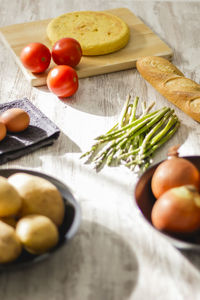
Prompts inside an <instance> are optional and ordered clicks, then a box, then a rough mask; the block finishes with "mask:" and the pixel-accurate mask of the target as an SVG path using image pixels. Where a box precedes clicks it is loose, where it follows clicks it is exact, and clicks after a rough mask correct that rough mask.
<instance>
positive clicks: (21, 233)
mask: <svg viewBox="0 0 200 300" xmlns="http://www.w3.org/2000/svg"><path fill="white" fill-rule="evenodd" d="M16 234H17V236H18V238H19V239H20V241H21V243H22V244H23V246H24V248H25V249H26V250H27V251H28V252H30V253H32V254H38V255H39V254H42V253H45V252H47V251H48V250H50V249H51V248H53V247H54V246H55V245H56V244H57V243H58V240H59V234H58V229H57V227H56V225H55V224H54V223H53V222H52V221H51V220H50V219H49V218H47V217H46V216H41V215H29V216H26V217H23V218H21V219H20V220H19V222H18V223H17V226H16Z"/></svg>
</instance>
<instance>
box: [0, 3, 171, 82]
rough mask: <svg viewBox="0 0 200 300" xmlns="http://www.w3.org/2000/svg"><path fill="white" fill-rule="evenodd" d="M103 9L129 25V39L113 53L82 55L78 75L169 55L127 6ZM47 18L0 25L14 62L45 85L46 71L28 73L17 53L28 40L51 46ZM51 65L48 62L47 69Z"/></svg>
mask: <svg viewBox="0 0 200 300" xmlns="http://www.w3.org/2000/svg"><path fill="white" fill-rule="evenodd" d="M107 12H110V13H112V14H114V15H116V16H118V17H120V18H121V19H122V20H124V21H125V22H126V23H127V25H128V26H129V28H130V40H129V42H128V44H127V46H126V47H125V48H123V49H121V50H119V51H117V52H114V53H111V54H107V55H100V56H92V57H91V56H84V57H82V59H81V62H80V63H79V65H78V66H77V67H76V70H77V73H78V76H79V78H84V77H89V76H94V75H98V74H105V73H110V72H115V71H120V70H125V69H131V68H134V67H135V64H136V60H137V59H138V58H139V57H141V56H147V55H157V56H162V57H166V58H168V59H170V58H171V57H172V50H171V49H170V48H169V47H168V46H167V45H166V44H165V43H164V42H163V41H162V40H161V39H160V38H159V37H158V36H157V35H156V34H155V33H154V32H152V31H151V29H150V28H149V27H148V26H146V25H145V24H144V23H143V22H142V21H141V20H140V19H139V18H137V17H136V16H135V15H134V14H133V13H132V12H131V11H130V10H129V9H127V8H117V9H111V10H107ZM50 20H51V19H47V20H42V21H36V22H30V23H23V24H15V25H10V26H6V27H2V28H0V34H1V37H2V40H3V42H4V43H5V45H6V46H7V47H8V48H9V49H10V50H11V51H12V53H13V55H14V58H15V60H16V62H17V63H18V65H19V66H20V68H21V70H22V71H23V73H24V75H25V77H26V78H27V80H28V81H29V82H30V83H31V84H32V85H33V86H41V85H45V84H46V76H47V73H48V70H47V71H46V72H45V73H42V74H39V75H35V74H32V73H31V72H29V71H28V70H27V69H25V68H24V67H23V65H22V64H21V62H20V59H19V54H20V52H21V50H22V48H23V47H24V46H26V45H27V44H29V43H31V42H40V43H44V44H45V45H47V46H48V47H49V48H51V44H50V42H49V41H48V38H47V36H46V27H47V24H48V23H49V22H50ZM54 65H55V64H54V63H53V62H52V63H51V65H50V68H51V67H53V66H54Z"/></svg>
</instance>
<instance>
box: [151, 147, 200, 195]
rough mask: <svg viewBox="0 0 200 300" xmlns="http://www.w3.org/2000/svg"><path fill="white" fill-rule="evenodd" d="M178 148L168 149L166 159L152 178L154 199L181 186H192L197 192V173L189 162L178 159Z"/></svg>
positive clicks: (198, 176)
mask: <svg viewBox="0 0 200 300" xmlns="http://www.w3.org/2000/svg"><path fill="white" fill-rule="evenodd" d="M178 147H179V146H175V147H173V148H171V149H170V151H169V153H168V159H167V160H165V161H164V162H162V163H161V164H160V165H159V166H158V167H157V168H156V170H155V172H154V174H153V176H152V180H151V189H152V192H153V194H154V196H155V197H156V198H159V197H160V196H161V195H162V194H163V193H164V192H166V191H167V190H169V189H171V188H173V187H178V186H182V185H194V186H195V187H196V188H197V189H198V190H199V182H200V180H199V178H200V174H199V171H198V169H197V168H196V167H195V166H194V165H193V164H192V163H191V162H190V161H189V160H187V159H184V158H181V157H178V152H177V150H178Z"/></svg>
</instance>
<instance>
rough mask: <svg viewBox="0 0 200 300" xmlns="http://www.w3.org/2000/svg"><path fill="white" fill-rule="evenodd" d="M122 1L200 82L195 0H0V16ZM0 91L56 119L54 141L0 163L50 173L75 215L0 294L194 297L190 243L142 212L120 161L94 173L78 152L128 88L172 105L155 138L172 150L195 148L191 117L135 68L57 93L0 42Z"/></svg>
mask: <svg viewBox="0 0 200 300" xmlns="http://www.w3.org/2000/svg"><path fill="white" fill-rule="evenodd" d="M122 6H123V7H127V8H129V9H130V10H131V11H132V12H133V13H134V14H135V15H136V16H138V17H139V18H141V19H142V20H143V21H144V22H145V24H147V25H148V26H149V27H150V28H151V29H152V30H153V31H154V32H155V33H156V34H158V36H159V37H160V38H161V39H162V40H164V41H165V42H166V43H167V44H168V45H169V46H170V47H171V48H172V49H173V51H174V59H173V63H174V64H175V65H177V67H178V68H179V69H180V70H181V71H182V72H183V73H184V74H185V75H186V76H187V77H189V78H192V79H193V80H195V81H197V82H198V83H199V82H200V65H199V50H200V41H199V14H200V3H198V2H189V1H185V2H179V1H177V2H165V1H162V2H157V1H156V2H150V1H129V0H122V1H118V0H115V1H109V2H108V1H98V0H93V1H89V0H83V1H77V0H74V1H72V0H68V1H66V0H54V1H50V0H43V1H42V0H41V1H39V0H35V1H31V0H18V1H13V2H12V5H11V4H10V3H9V2H7V1H3V0H0V8H1V18H0V26H1V27H4V26H7V25H12V24H16V23H24V22H30V21H37V20H42V19H48V18H52V17H55V16H57V15H59V14H62V13H63V12H66V11H75V10H77V9H78V10H86V9H88V10H89V9H91V10H104V9H105V10H106V9H114V8H116V7H122ZM0 51H1V60H0V101H1V103H3V102H7V101H12V100H14V99H18V98H23V97H24V96H26V97H28V98H29V99H30V100H31V101H32V102H33V103H34V104H35V105H36V106H37V107H38V108H39V109H41V110H42V111H43V112H44V113H45V114H46V115H47V116H48V117H49V118H50V119H51V120H52V121H54V122H55V123H56V124H57V125H58V126H59V127H60V129H61V131H62V133H61V136H60V138H59V139H58V141H57V142H56V143H55V144H54V145H53V146H50V147H48V148H44V149H41V150H39V151H37V152H35V153H32V154H30V155H27V156H24V157H23V158H20V159H17V160H15V161H12V162H9V163H7V164H5V165H3V166H1V167H4V168H8V167H19V168H31V169H34V170H39V171H43V172H45V173H48V174H50V175H53V176H55V177H57V178H58V179H60V180H62V181H63V182H64V183H66V184H67V185H68V186H69V187H70V188H71V189H72V190H73V191H74V192H75V194H76V195H77V199H78V201H79V203H80V204H81V208H82V219H83V220H82V224H81V226H80V230H79V232H78V234H77V235H76V236H75V238H74V239H73V240H72V241H71V242H70V243H69V244H68V245H66V246H65V247H64V248H63V249H62V250H61V251H60V252H58V253H56V254H55V255H54V256H53V257H52V259H51V260H48V261H45V262H43V263H41V264H39V265H37V266H35V267H32V268H29V269H24V270H21V271H18V272H14V273H2V274H0V286H1V289H0V299H3V300H13V299H15V300H27V299H29V300H35V299H39V300H46V299H50V300H64V299H70V300H71V299H73V300H122V299H123V300H125V299H126V300H135V299H136V300H141V299H149V300H157V299H158V300H160V299H162V300H174V299H176V300H185V299H193V300H197V299H199V298H200V289H199V281H200V257H199V253H191V252H182V251H178V250H176V249H175V248H174V247H173V246H171V245H170V244H169V243H168V242H167V241H166V240H164V239H163V238H162V237H161V236H160V235H159V234H158V233H157V232H155V231H153V230H152V228H151V227H149V226H148V225H147V224H146V223H145V222H144V220H143V219H142V217H141V215H140V213H139V211H138V210H137V208H136V207H135V204H134V199H133V192H134V186H135V184H136V182H137V180H138V178H137V175H136V174H134V173H131V172H130V171H129V170H126V169H124V168H122V167H119V168H105V169H104V170H102V171H101V172H99V173H96V172H95V171H94V170H93V169H92V168H91V166H90V165H84V164H83V163H82V161H80V160H79V157H80V153H81V151H85V150H87V149H88V148H89V146H90V144H91V143H92V141H93V138H94V137H95V136H97V135H99V134H100V133H103V132H104V131H105V130H107V129H109V128H110V127H112V125H113V123H114V122H115V121H116V120H117V118H118V115H119V113H120V111H121V108H122V106H123V103H124V101H125V97H126V95H127V93H129V92H130V90H131V89H132V91H133V94H134V95H138V96H139V97H140V99H141V100H147V103H151V102H152V101H153V100H155V101H156V105H155V106H156V107H155V108H160V107H162V106H165V105H168V106H170V107H173V108H174V109H175V111H176V113H177V115H178V117H179V118H180V120H181V127H180V129H179V131H178V132H177V134H176V135H175V136H174V137H173V138H172V140H170V141H169V142H168V144H167V145H166V146H165V147H163V148H161V149H160V150H159V151H158V152H157V154H156V155H155V157H154V162H157V161H159V160H161V159H163V158H164V157H165V155H166V152H167V149H168V147H169V146H171V145H174V144H177V143H181V144H182V146H181V148H180V151H181V155H194V154H199V153H200V130H199V124H198V123H197V122H195V121H194V120H192V119H191V118H190V117H189V116H187V115H185V114H184V113H183V112H181V111H180V110H178V109H177V108H176V107H174V106H173V105H172V104H171V103H169V102H168V101H167V100H166V99H164V98H163V97H162V96H161V95H160V94H159V93H157V92H156V91H155V90H154V89H153V88H152V87H151V86H150V85H149V84H147V83H146V82H145V81H144V80H143V79H142V78H141V76H140V75H139V74H138V72H137V71H136V70H135V69H133V70H126V71H121V72H115V73H110V74H106V75H100V76H96V77H90V78H85V79H81V80H80V86H79V90H78V92H77V93H76V94H75V95H74V96H73V97H71V98H70V99H68V100H66V101H63V102H62V101H60V100H59V99H58V98H57V97H56V96H54V95H53V94H51V93H49V91H48V90H47V88H46V87H40V88H33V87H31V86H30V84H29V83H28V81H26V79H25V77H24V75H23V74H22V72H21V70H20V69H19V68H18V66H17V64H16V63H15V60H14V59H13V57H12V55H11V53H10V52H9V51H8V50H7V49H6V47H5V46H4V45H3V43H1V44H0Z"/></svg>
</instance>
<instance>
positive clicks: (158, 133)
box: [81, 95, 180, 170]
mask: <svg viewBox="0 0 200 300" xmlns="http://www.w3.org/2000/svg"><path fill="white" fill-rule="evenodd" d="M130 100H131V96H130V95H128V97H127V99H126V102H125V105H124V107H123V109H122V112H121V114H120V118H119V121H118V122H117V123H116V124H115V125H114V127H113V128H111V129H110V130H109V131H108V132H107V133H106V134H103V135H101V136H98V137H97V138H96V140H97V142H96V143H95V144H94V145H93V146H92V147H91V149H90V150H89V151H88V152H86V153H84V154H82V156H81V158H83V157H87V158H88V160H87V161H88V162H93V163H94V166H95V168H96V169H99V168H101V167H102V166H103V165H104V164H107V165H113V164H114V165H116V164H121V163H123V164H125V165H126V166H127V167H129V168H131V169H132V170H133V169H134V168H135V167H136V166H137V167H139V168H140V169H142V170H145V169H146V168H147V167H148V166H149V165H150V163H151V158H152V155H153V154H154V152H155V151H156V150H157V149H158V148H159V147H160V146H162V145H163V144H164V143H165V142H167V141H168V140H169V139H170V138H171V136H172V135H173V134H174V133H175V132H176V130H177V129H178V127H179V125H180V122H179V120H178V118H177V116H176V115H175V113H174V110H173V109H170V108H167V107H163V108H161V109H159V110H156V111H154V112H150V110H151V109H152V107H153V105H154V103H153V104H151V105H150V106H149V107H146V103H145V102H144V103H142V113H141V115H140V116H138V117H137V116H136V110H137V106H138V101H139V97H135V99H134V101H133V103H130Z"/></svg>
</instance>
